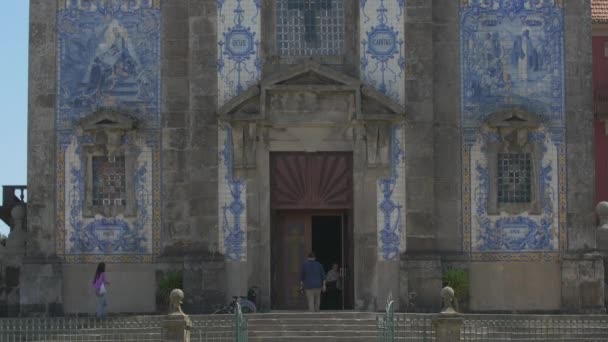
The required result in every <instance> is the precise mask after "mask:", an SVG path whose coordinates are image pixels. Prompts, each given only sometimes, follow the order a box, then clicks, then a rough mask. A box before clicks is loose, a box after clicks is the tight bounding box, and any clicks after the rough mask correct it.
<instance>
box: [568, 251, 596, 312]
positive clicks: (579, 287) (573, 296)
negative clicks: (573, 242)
mask: <svg viewBox="0 0 608 342" xmlns="http://www.w3.org/2000/svg"><path fill="white" fill-rule="evenodd" d="M561 285H562V294H561V296H562V308H561V311H562V312H563V313H569V314H571V313H575V314H601V313H605V308H604V259H603V258H602V255H600V254H599V253H588V254H576V255H573V254H567V255H564V257H563V260H562V284H561Z"/></svg>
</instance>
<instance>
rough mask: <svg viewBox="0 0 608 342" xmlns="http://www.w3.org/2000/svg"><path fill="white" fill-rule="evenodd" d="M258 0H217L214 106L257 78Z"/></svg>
mask: <svg viewBox="0 0 608 342" xmlns="http://www.w3.org/2000/svg"><path fill="white" fill-rule="evenodd" d="M260 10H261V0H217V12H218V13H217V16H218V17H217V32H218V37H217V44H218V49H217V72H218V106H220V107H221V106H222V105H223V104H224V103H226V102H227V101H228V100H230V99H231V98H233V97H234V96H236V95H239V94H241V93H242V92H244V91H245V90H247V88H249V87H250V86H252V85H254V84H256V83H257V82H258V81H259V80H260V75H261V70H262V63H261V61H260V53H259V50H260V16H261V13H260Z"/></svg>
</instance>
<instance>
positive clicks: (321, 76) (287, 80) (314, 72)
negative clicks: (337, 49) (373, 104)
mask: <svg viewBox="0 0 608 342" xmlns="http://www.w3.org/2000/svg"><path fill="white" fill-rule="evenodd" d="M290 84H291V85H336V86H351V87H359V86H361V81H359V80H358V79H356V78H354V77H351V76H348V75H345V74H343V73H341V72H339V71H336V70H334V69H332V68H329V67H327V66H324V65H321V64H319V63H316V62H305V63H302V64H298V65H294V66H292V67H290V68H288V69H285V70H281V71H278V72H276V73H274V74H272V75H269V77H266V78H264V79H263V80H262V82H261V86H262V88H268V87H273V86H281V85H290Z"/></svg>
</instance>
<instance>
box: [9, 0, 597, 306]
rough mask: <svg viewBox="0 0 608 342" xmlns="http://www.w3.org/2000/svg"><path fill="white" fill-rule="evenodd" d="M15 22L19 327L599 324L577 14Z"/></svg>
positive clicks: (409, 6)
mask: <svg viewBox="0 0 608 342" xmlns="http://www.w3.org/2000/svg"><path fill="white" fill-rule="evenodd" d="M30 6H31V15H30V75H29V87H30V90H29V92H30V96H29V132H28V133H29V136H28V143H29V155H28V157H29V158H28V208H27V240H26V248H25V250H24V252H23V256H21V257H19V258H18V260H19V261H18V264H19V268H20V294H19V296H20V297H19V306H20V310H21V313H22V314H24V315H27V314H34V313H39V312H46V313H66V314H72V313H83V312H93V310H94V306H95V299H94V296H92V293H91V290H90V282H91V278H92V276H93V273H94V271H95V267H96V265H97V263H99V262H105V263H106V265H107V266H106V269H107V273H108V278H109V279H110V281H111V282H112V285H111V286H110V288H109V290H108V292H109V298H110V300H109V305H110V306H109V311H110V312H138V313H141V312H154V311H157V310H160V309H159V308H161V307H162V304H163V300H162V298H160V294H161V293H162V289H161V288H162V287H163V286H167V285H163V284H167V283H168V282H169V280H168V279H170V278H171V275H174V274H178V276H177V277H178V278H179V279H180V281H179V282H178V283H175V284H171V285H176V286H177V285H179V286H182V287H183V288H184V292H185V293H186V301H185V311H187V312H189V313H199V312H200V313H202V312H211V311H213V310H214V308H215V307H217V306H218V305H221V304H222V303H224V302H226V300H227V298H231V296H233V295H245V294H246V293H247V291H248V289H249V288H251V287H255V288H256V291H257V292H258V299H257V301H258V305H259V306H260V307H261V308H262V309H265V310H270V309H272V310H297V309H300V308H303V305H304V298H303V297H302V296H301V295H300V293H299V271H300V265H301V263H302V262H303V261H304V260H305V257H306V255H307V254H308V252H310V251H314V252H315V253H316V255H317V259H318V260H319V261H321V262H322V263H323V264H324V266H326V268H327V269H329V267H331V265H332V264H334V263H336V264H338V266H339V268H340V277H341V282H342V284H341V291H340V296H341V300H340V303H339V307H336V308H333V309H345V310H361V311H376V310H382V309H383V308H384V305H385V303H386V300H387V298H388V297H389V296H390V297H392V298H393V299H395V300H396V305H397V308H398V310H401V311H406V310H415V311H434V310H437V309H438V308H439V307H440V305H441V303H440V297H439V290H440V289H441V288H442V286H443V285H444V283H445V282H446V281H447V278H448V277H449V275H450V274H464V276H463V277H464V278H465V279H464V280H465V281H466V282H467V283H468V287H465V288H466V293H463V294H461V295H460V296H459V297H460V303H461V306H463V309H465V310H468V311H473V312H515V311H516V312H600V311H602V310H603V308H604V266H603V265H604V263H603V259H602V257H601V256H600V255H598V254H594V253H593V252H594V251H596V248H597V246H596V243H595V229H596V218H595V215H594V205H595V202H594V201H595V198H594V184H595V183H594V182H595V181H594V176H593V175H594V173H593V172H594V156H593V112H592V88H591V62H592V61H591V15H590V6H591V5H590V1H589V0H585V1H578V0H577V1H569V0H568V1H564V0H542V1H541V0H489V1H480V0H460V1H457V0H449V1H448V0H446V1H426V0H425V1H415V0H409V1H404V0H361V1H351V0H300V1H296V0H276V1H266V0H217V1H211V0H196V1H195V0H171V1H161V0H130V1H122V0H57V1H35V0H32V1H31V5H30ZM457 295H458V294H457Z"/></svg>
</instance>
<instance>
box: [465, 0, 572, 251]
mask: <svg viewBox="0 0 608 342" xmlns="http://www.w3.org/2000/svg"><path fill="white" fill-rule="evenodd" d="M460 20H461V59H462V61H461V65H462V72H461V77H462V80H461V86H462V101H461V103H462V110H461V115H462V116H461V118H462V127H463V132H462V133H463V158H464V160H463V165H464V171H463V188H464V189H465V190H464V191H463V218H464V222H463V225H464V249H465V251H468V252H472V253H473V254H474V256H475V254H476V253H477V254H478V255H480V258H482V259H483V258H484V256H483V254H484V253H485V254H487V253H499V254H500V253H502V254H500V255H502V256H503V257H504V258H507V259H509V258H511V257H512V256H513V257H515V255H516V254H514V253H527V252H530V253H532V252H558V251H559V249H560V246H562V245H563V242H564V241H565V235H564V234H565V230H562V229H560V228H561V227H563V226H564V224H565V186H564V185H565V181H566V179H565V177H566V175H565V146H564V144H563V141H564V136H565V129H564V65H563V64H564V63H563V56H564V53H563V49H564V46H563V44H564V39H563V38H564V37H563V33H564V27H563V2H562V1H556V0H483V1H480V0H464V1H462V2H461V8H460ZM509 109H517V110H524V111H527V112H529V113H532V114H535V115H537V116H538V117H540V118H541V120H542V124H541V127H540V128H539V129H538V130H536V131H532V132H530V133H529V136H528V139H529V140H530V139H532V140H537V141H539V142H541V141H542V144H543V151H542V153H543V154H542V163H541V165H540V170H538V179H536V182H537V183H538V184H539V190H540V191H539V196H540V197H541V198H542V204H543V205H542V208H541V212H540V213H539V214H535V215H532V214H530V213H528V212H524V213H522V214H518V215H510V214H507V213H505V212H501V213H500V214H498V215H489V214H488V212H487V209H486V205H487V201H488V194H489V191H488V190H489V188H488V187H489V186H490V184H492V182H491V180H490V179H489V177H490V176H489V174H488V165H487V153H486V144H487V143H488V139H494V138H496V136H497V134H496V132H494V131H492V130H491V129H490V128H488V127H487V126H486V125H484V123H485V120H486V118H487V117H488V116H489V115H491V114H493V113H496V112H501V111H505V110H509ZM500 258H502V257H500ZM500 258H499V259H500Z"/></svg>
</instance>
